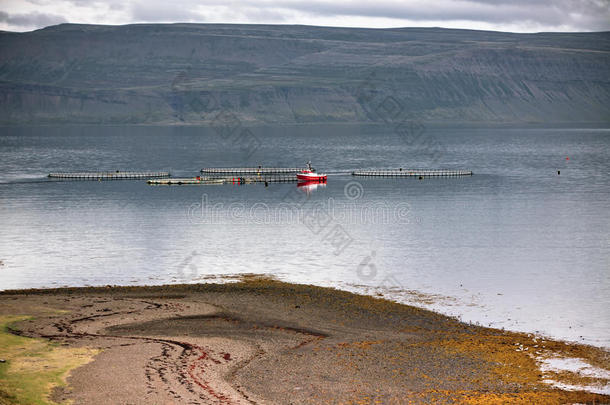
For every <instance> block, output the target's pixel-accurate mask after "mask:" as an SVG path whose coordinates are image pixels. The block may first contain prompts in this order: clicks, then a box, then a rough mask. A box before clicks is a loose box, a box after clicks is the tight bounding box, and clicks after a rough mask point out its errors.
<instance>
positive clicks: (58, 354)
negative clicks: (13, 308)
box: [0, 316, 98, 405]
mask: <svg viewBox="0 0 610 405" xmlns="http://www.w3.org/2000/svg"><path fill="white" fill-rule="evenodd" d="M28 318H29V317H26V316H0V359H4V360H6V362H5V363H0V404H24V405H25V404H54V403H55V402H53V401H51V400H50V398H49V394H50V393H51V390H52V389H53V387H56V386H63V385H66V377H67V376H68V373H69V372H70V370H72V369H74V368H76V367H79V366H81V365H83V364H86V363H88V362H89V361H91V360H92V358H93V356H94V355H95V354H97V353H98V351H97V350H94V349H89V348H66V347H61V346H59V345H57V344H55V343H51V342H48V341H46V340H44V339H32V338H26V337H21V336H16V335H13V334H12V333H10V331H9V328H10V327H11V325H13V324H15V323H16V322H19V321H22V320H25V319H28Z"/></svg>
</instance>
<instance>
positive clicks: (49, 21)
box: [0, 11, 68, 28]
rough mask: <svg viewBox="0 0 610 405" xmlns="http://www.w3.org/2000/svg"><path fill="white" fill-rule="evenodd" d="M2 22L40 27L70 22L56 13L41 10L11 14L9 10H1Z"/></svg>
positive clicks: (16, 25)
mask: <svg viewBox="0 0 610 405" xmlns="http://www.w3.org/2000/svg"><path fill="white" fill-rule="evenodd" d="M0 22H2V23H5V24H7V25H10V26H15V27H27V28H40V27H46V26H49V25H55V24H61V23H65V22H68V20H66V19H65V18H64V17H62V16H60V15H55V14H46V13H39V12H31V13H25V14H9V13H7V12H4V11H0Z"/></svg>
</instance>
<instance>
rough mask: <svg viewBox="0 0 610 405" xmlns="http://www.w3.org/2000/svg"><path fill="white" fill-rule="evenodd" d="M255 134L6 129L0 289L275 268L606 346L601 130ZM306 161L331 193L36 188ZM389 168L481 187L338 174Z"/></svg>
mask: <svg viewBox="0 0 610 405" xmlns="http://www.w3.org/2000/svg"><path fill="white" fill-rule="evenodd" d="M252 133H253V134H254V135H255V136H256V139H255V141H256V142H254V143H253V144H255V145H258V147H257V148H250V149H248V148H243V147H240V145H237V144H234V143H232V142H231V141H228V140H227V139H226V138H220V137H219V136H218V135H217V134H216V132H214V131H213V130H212V129H209V128H194V127H38V128H3V129H2V131H1V132H0V224H1V225H0V227H1V228H0V230H1V232H0V260H2V262H3V265H2V266H0V289H9V288H30V287H55V286H64V285H69V286H83V285H107V284H120V285H135V284H161V283H183V282H202V281H209V280H214V277H216V276H218V275H232V274H241V273H257V274H271V275H274V276H276V277H278V278H280V279H282V280H287V281H295V282H302V283H311V284H317V285H328V286H336V287H340V288H343V289H348V290H353V291H360V292H366V293H369V294H377V293H381V294H384V296H387V297H390V298H393V299H396V300H399V301H403V302H409V303H414V304H416V305H420V306H424V307H428V308H432V309H435V310H438V311H441V312H444V313H447V314H451V315H455V316H459V317H461V319H464V320H468V321H473V322H480V323H482V324H485V325H491V326H494V327H504V328H508V329H512V330H522V331H531V332H534V331H538V332H539V333H542V334H546V335H551V336H553V337H556V338H561V339H568V340H575V341H581V342H585V343H590V344H594V345H598V346H605V347H610V311H609V309H608V308H610V280H609V269H610V260H609V259H610V231H609V230H610V202H609V201H610V176H609V175H610V147H609V146H610V131H608V130H606V129H477V130H470V129H447V128H444V129H443V128H436V129H434V128H427V129H426V132H425V133H424V135H423V136H424V138H422V139H427V140H430V139H432V140H433V141H434V142H432V143H430V144H432V145H442V147H440V148H436V147H432V148H430V147H428V146H425V145H426V144H423V143H418V144H409V143H408V142H406V141H405V139H403V138H400V137H399V136H397V135H396V134H394V133H393V132H392V130H391V128H387V127H383V126H356V125H353V126H349V125H330V126H300V127H297V126H292V127H266V128H264V127H258V128H252ZM567 157H568V158H569V160H567V159H566V158H567ZM434 158H436V159H437V160H438V161H437V162H433V161H432V159H434ZM309 159H311V160H312V161H313V163H314V166H316V167H318V168H319V169H320V170H323V171H326V172H328V173H329V174H330V176H329V181H328V184H327V186H326V187H318V188H316V189H315V190H305V189H303V188H297V186H296V184H294V183H292V184H270V186H269V187H264V185H262V184H253V185H245V186H233V185H220V186H202V187H197V186H183V187H153V186H148V185H146V184H145V182H142V181H107V182H96V181H92V182H91V181H89V182H88V181H61V182H57V181H48V180H47V179H46V177H45V176H46V174H47V173H49V172H52V171H90V170H116V169H121V170H169V171H171V172H172V174H173V175H175V176H189V177H190V176H195V175H197V174H198V170H199V169H200V168H201V167H204V166H205V167H213V166H256V165H258V164H261V163H262V164H264V165H267V166H286V167H293V166H297V165H301V164H303V163H304V162H305V161H306V160H309ZM400 166H402V167H429V168H435V167H445V168H462V169H470V170H473V171H474V173H475V175H474V176H472V177H464V178H439V179H425V180H422V181H420V180H417V179H410V178H407V179H387V178H356V177H352V176H350V175H348V174H346V172H347V171H348V170H350V169H355V168H369V167H400ZM557 170H561V175H557ZM297 204H299V206H300V207H301V208H300V209H299V210H297V208H296V206H297ZM301 204H302V205H301ZM314 207H315V208H317V210H316V211H312V208H314ZM295 210H297V211H295ZM295 212H296V214H295ZM312 219H313V220H312ZM337 236H343V237H344V239H340V238H338V237H337ZM340 241H351V242H350V243H349V244H348V245H347V246H345V247H344V245H343V244H340V243H338V242H340ZM342 247H343V249H341V248H342Z"/></svg>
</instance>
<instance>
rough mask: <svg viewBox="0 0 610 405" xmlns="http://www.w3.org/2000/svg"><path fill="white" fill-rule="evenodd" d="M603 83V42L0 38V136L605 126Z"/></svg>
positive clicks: (180, 28)
mask: <svg viewBox="0 0 610 405" xmlns="http://www.w3.org/2000/svg"><path fill="white" fill-rule="evenodd" d="M609 71H610V33H609V32H605V33H565V34H564V33H541V34H510V33H499V32H486V31H468V30H449V29H437V28H405V29H385V30H375V29H356V28H323V27H308V26H265V25H207V24H205V25H200V24H169V25H165V24H142V25H126V26H92V25H75V24H62V25H58V26H53V27H48V28H45V29H42V30H38V31H33V32H28V33H11V32H0V122H1V123H25V122H27V123H60V122H73V123H77V122H82V123H163V124H172V123H203V122H210V121H211V120H214V117H216V115H217V114H218V112H219V111H222V110H229V111H231V112H233V113H234V114H235V115H236V117H238V118H239V119H240V120H243V121H245V122H267V123H294V122H297V123H301V122H335V121H342V122H353V121H383V120H386V121H388V120H398V119H403V118H406V119H418V120H422V121H429V122H466V123H506V122H508V123H560V122H587V121H588V122H610V75H609V74H608V72H609ZM390 96H391V98H388V97H390Z"/></svg>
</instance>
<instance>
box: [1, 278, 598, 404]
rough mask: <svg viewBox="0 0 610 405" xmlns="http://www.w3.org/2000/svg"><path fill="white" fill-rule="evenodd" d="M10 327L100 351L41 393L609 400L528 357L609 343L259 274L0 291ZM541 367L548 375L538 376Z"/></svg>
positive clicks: (227, 399) (272, 399) (113, 398)
mask: <svg viewBox="0 0 610 405" xmlns="http://www.w3.org/2000/svg"><path fill="white" fill-rule="evenodd" d="M0 315H30V316H33V319H30V320H25V321H21V322H19V323H17V324H16V325H15V326H13V328H14V330H13V333H17V334H20V335H22V336H27V337H39V338H45V339H49V340H52V341H55V342H58V343H60V344H61V345H64V346H66V347H74V348H78V347H87V348H92V349H100V351H99V354H97V355H96V356H95V357H94V359H93V361H91V362H89V363H87V364H85V365H84V366H81V367H78V368H76V369H73V370H72V371H71V373H70V375H69V377H68V379H67V382H68V385H67V386H65V387H55V388H54V389H53V392H52V397H51V398H52V399H53V400H55V401H58V402H60V401H64V400H72V401H74V403H75V404H94V403H132V404H151V403H160V404H167V403H204V404H221V403H223V404H224V403H234V404H250V403H255V404H273V403H279V404H305V403H336V404H339V403H341V404H343V403H345V404H348V403H365V404H369V403H381V404H404V403H414V404H419V403H528V404H531V403H540V404H552V403H610V397H608V396H604V395H599V394H592V393H586V392H582V391H563V390H559V389H555V388H553V387H551V386H549V385H548V384H547V383H545V382H543V380H545V379H549V378H552V379H554V380H556V381H563V382H565V383H571V384H589V385H590V384H604V383H607V381H606V382H604V381H599V380H596V379H595V378H591V377H583V376H580V375H577V374H573V375H571V374H570V373H552V372H546V373H542V372H541V371H540V369H539V367H538V365H537V363H536V358H543V357H556V356H570V357H578V358H582V359H585V360H586V361H587V362H589V363H590V364H592V365H595V366H597V367H601V368H604V369H609V368H610V354H609V353H608V352H607V351H605V350H602V349H599V348H594V347H590V346H584V345H577V344H567V343H563V342H556V341H552V340H543V339H540V338H536V337H534V336H532V335H528V334H522V333H513V332H504V331H500V330H495V329H490V328H483V327H478V326H474V325H468V324H464V323H461V322H459V321H457V320H455V319H453V318H449V317H446V316H443V315H440V314H436V313H433V312H430V311H426V310H422V309H418V308H414V307H410V306H406V305H402V304H397V303H393V302H390V301H386V300H383V299H377V298H373V297H368V296H360V295H355V294H351V293H347V292H343V291H338V290H334V289H329V288H321V287H314V286H305V285H295V284H288V283H282V282H278V281H273V280H269V279H261V278H246V279H244V280H242V281H241V282H239V283H229V284H199V285H173V286H155V287H105V288H104V287H101V288H65V289H49V290H24V291H7V292H4V293H1V294H0ZM549 373H550V374H549Z"/></svg>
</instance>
